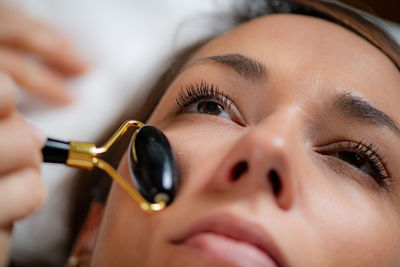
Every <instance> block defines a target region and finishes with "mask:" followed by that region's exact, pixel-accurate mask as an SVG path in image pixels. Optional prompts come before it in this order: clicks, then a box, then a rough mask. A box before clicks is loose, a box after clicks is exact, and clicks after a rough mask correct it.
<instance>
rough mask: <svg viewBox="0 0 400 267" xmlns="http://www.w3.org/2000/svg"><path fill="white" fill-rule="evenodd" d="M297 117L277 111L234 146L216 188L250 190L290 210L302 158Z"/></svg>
mask: <svg viewBox="0 0 400 267" xmlns="http://www.w3.org/2000/svg"><path fill="white" fill-rule="evenodd" d="M298 121H299V119H298V118H297V116H296V113H295V112H293V111H292V110H290V109H288V108H282V109H280V110H277V111H276V112H274V113H273V114H271V115H270V116H268V117H266V118H265V119H264V120H262V121H260V122H259V123H258V124H257V125H255V126H253V127H251V128H250V129H249V130H248V132H247V133H246V134H245V135H244V136H242V137H241V139H239V140H238V141H236V143H235V144H234V145H233V147H232V149H231V151H229V152H228V154H227V155H226V157H225V158H224V159H223V160H222V162H221V165H220V166H219V168H218V170H217V173H216V177H215V180H216V181H215V186H216V187H217V188H218V189H221V190H226V189H229V188H233V187H235V186H236V185H238V184H241V185H240V186H236V188H237V189H239V190H240V188H246V187H247V188H249V187H251V188H252V189H251V190H253V189H256V190H263V191H265V193H266V194H271V195H273V196H274V199H275V200H276V203H277V204H278V206H279V207H281V208H283V209H289V208H290V206H291V204H292V203H293V201H294V198H295V191H296V190H295V189H296V183H297V181H296V178H295V177H294V175H295V173H296V171H295V170H294V169H295V166H296V165H297V166H298V164H296V162H295V161H296V159H298V158H299V157H300V154H299V153H300V150H299V143H300V125H299V123H298Z"/></svg>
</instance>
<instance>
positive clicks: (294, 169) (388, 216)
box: [92, 14, 400, 267]
mask: <svg viewBox="0 0 400 267" xmlns="http://www.w3.org/2000/svg"><path fill="white" fill-rule="evenodd" d="M227 53H240V54H242V55H245V56H247V57H250V58H252V59H255V60H257V61H259V62H263V63H264V64H265V65H266V66H267V68H268V77H267V78H266V79H262V80H257V81H254V80H251V81H249V80H247V79H245V78H244V77H243V76H241V75H239V74H238V73H237V72H235V71H234V70H232V69H231V68H229V67H226V66H224V65H222V64H219V63H216V62H203V63H198V61H197V60H198V59H200V58H204V57H208V56H215V55H222V54H227ZM196 62H197V64H196ZM201 81H207V82H208V83H212V84H215V85H218V87H219V88H220V89H221V90H223V92H224V94H225V95H229V97H230V98H231V99H232V101H233V102H234V105H235V106H236V107H237V109H238V111H239V112H238V113H239V114H240V115H238V116H239V117H241V119H236V118H235V119H234V120H230V119H228V118H224V117H220V116H215V115H210V114H199V113H196V112H189V113H188V112H184V113H180V114H176V102H175V99H176V97H177V95H178V93H179V91H180V89H181V87H182V86H183V87H185V86H186V85H188V84H191V83H195V82H197V83H199V82H201ZM399 88H400V75H399V72H398V70H397V69H396V67H395V66H394V64H393V63H392V62H391V61H390V60H389V59H388V58H387V57H386V56H385V55H384V54H383V53H382V52H380V51H379V50H378V49H377V48H375V47H374V46H373V45H371V44H370V43H368V42H367V41H365V40H364V39H362V38H361V37H359V36H357V35H356V34H354V33H352V32H350V31H348V30H347V29H344V28H342V27H341V26H338V25H336V24H333V23H331V22H327V21H324V20H321V19H317V18H312V17H306V16H299V15H289V14H285V15H283V14H282V15H270V16H266V17H261V18H259V19H256V20H253V21H250V22H248V23H245V24H242V25H241V26H239V27H237V28H236V29H234V30H232V31H231V32H228V33H226V34H224V35H222V36H220V37H218V38H216V39H214V40H212V41H211V42H209V43H207V44H206V45H205V46H204V47H203V48H202V49H200V51H198V52H197V53H196V54H195V55H194V56H193V58H192V59H191V60H190V62H189V63H188V64H187V67H186V68H185V70H184V71H183V72H182V73H181V74H180V75H179V76H178V77H177V78H176V79H175V81H174V82H173V84H172V85H171V86H170V87H169V88H168V90H167V92H166V94H165V95H164V97H163V98H162V100H161V102H160V103H159V105H158V106H157V107H156V109H155V110H154V113H153V114H152V116H151V118H150V120H149V121H148V123H149V124H152V125H155V126H157V127H158V128H160V129H161V130H162V131H163V132H164V133H165V134H166V136H167V137H168V139H169V140H170V142H171V144H172V146H173V149H174V151H175V153H176V156H177V159H178V162H179V166H180V170H181V177H182V186H181V188H180V191H179V194H178V195H177V197H176V199H175V201H174V203H173V204H172V205H171V206H169V207H168V208H167V209H166V210H164V211H162V212H157V213H153V214H148V213H144V212H142V211H141V210H140V209H139V207H138V205H137V204H136V203H135V202H133V201H132V200H131V199H130V198H129V196H128V194H126V193H125V192H124V191H123V190H122V189H121V188H120V187H119V186H118V185H116V184H114V185H113V187H112V189H111V193H110V196H109V199H108V202H107V206H106V210H105V213H104V217H103V221H102V225H101V227H100V232H99V235H98V239H97V245H96V247H95V250H94V253H93V262H92V265H93V266H132V264H133V265H135V266H154V267H155V266H230V265H228V264H224V263H223V262H220V261H217V260H214V259H213V258H211V257H208V256H207V255H204V254H202V253H198V251H195V250H192V249H185V248H182V246H177V245H174V244H172V243H171V239H173V238H174V237H175V236H177V235H179V233H181V232H182V231H183V230H184V229H187V228H188V227H190V225H192V224H193V223H194V222H196V221H198V220H200V219H202V218H204V217H207V216H212V215H215V214H221V213H222V214H229V215H232V216H235V217H237V218H241V219H242V220H245V221H248V222H252V223H254V224H256V225H258V226H260V227H261V228H262V229H263V231H265V232H266V233H268V235H269V236H270V237H272V239H273V240H274V242H275V243H276V244H277V246H278V247H279V249H280V250H281V252H282V254H283V255H284V259H285V264H286V265H287V266H399V265H400V256H399V253H398V251H400V223H399V222H400V214H399V211H400V208H399V206H400V199H399V198H400V196H399V193H400V184H399V180H398V179H399V178H400V177H399V176H400V165H399V164H398V162H397V160H398V151H399V149H400V142H399V141H400V139H399V136H398V135H397V134H396V133H394V132H393V131H392V130H391V129H389V127H386V126H379V125H371V124H368V123H366V122H365V121H364V120H361V119H354V118H348V117H346V116H343V115H341V114H340V112H334V111H333V110H332V99H334V97H335V96H336V95H337V94H339V93H344V92H347V93H351V94H353V95H357V96H359V97H362V98H363V99H365V100H367V101H369V102H370V103H371V104H372V105H373V106H375V107H376V108H379V109H380V110H382V111H384V112H385V113H386V114H388V115H389V116H391V117H392V118H393V119H394V120H395V121H399V120H400V106H399V105H398V101H399V99H400V90H399ZM234 115H235V116H236V114H234ZM343 140H344V141H348V140H352V141H355V142H360V141H363V142H365V143H367V144H369V143H371V142H372V143H374V145H375V148H377V149H378V151H379V152H380V153H381V154H382V155H384V162H385V166H386V169H387V170H388V172H390V176H391V178H390V186H389V187H390V190H386V189H384V188H383V187H381V186H379V185H378V184H377V183H376V182H375V180H374V179H372V178H371V177H370V176H368V175H366V174H365V173H364V172H362V171H360V170H359V169H357V168H355V167H354V166H351V165H350V164H348V163H346V162H345V161H343V160H341V159H339V158H338V157H337V156H336V155H326V154H323V153H320V152H319V151H318V150H317V148H321V149H324V148H326V147H325V146H326V145H330V144H334V143H336V142H338V141H343ZM241 161H244V162H246V163H247V165H248V169H247V171H246V172H244V173H243V174H241V175H240V177H239V179H237V180H233V179H231V178H232V177H231V176H232V169H233V168H234V166H236V165H237V164H238V163H239V162H241ZM271 170H274V171H275V172H276V173H277V174H278V175H279V179H280V181H281V186H282V188H281V191H280V193H279V194H274V192H273V190H272V185H271V182H270V181H269V179H268V178H267V177H268V174H269V173H270V171H271ZM119 172H120V173H121V174H122V175H123V176H124V177H126V179H129V172H128V163H127V157H126V155H125V157H124V159H123V161H122V163H121V166H120V167H119Z"/></svg>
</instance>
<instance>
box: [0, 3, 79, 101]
mask: <svg viewBox="0 0 400 267" xmlns="http://www.w3.org/2000/svg"><path fill="white" fill-rule="evenodd" d="M86 68H87V65H86V64H85V63H84V61H83V59H82V58H81V57H80V56H78V55H77V54H76V52H75V49H74V47H73V46H72V45H71V44H70V43H69V42H68V41H67V39H66V38H65V37H64V36H63V35H62V34H60V33H59V32H57V31H56V30H55V29H53V28H52V27H50V26H48V25H45V24H44V23H42V22H40V21H38V20H36V19H34V18H32V17H30V16H29V15H28V14H25V13H24V12H22V11H21V10H18V9H17V8H15V7H11V6H7V5H6V4H4V3H0V71H2V72H5V73H6V74H8V75H9V76H10V77H12V78H13V79H14V81H15V82H16V83H17V84H18V85H19V87H21V88H23V89H24V90H26V91H28V92H30V93H31V94H33V95H36V96H37V97H39V98H41V99H43V100H45V101H47V102H50V103H52V104H56V105H63V104H66V103H68V102H70V101H71V95H70V94H69V93H68V91H67V90H66V79H67V78H68V77H70V76H74V75H78V74H81V73H82V72H84V71H85V69H86Z"/></svg>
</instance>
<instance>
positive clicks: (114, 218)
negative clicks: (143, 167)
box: [93, 154, 154, 266]
mask: <svg viewBox="0 0 400 267" xmlns="http://www.w3.org/2000/svg"><path fill="white" fill-rule="evenodd" d="M126 155H127V154H125V156H124V158H123V160H122V162H121V164H120V167H119V168H118V172H119V173H120V174H121V175H122V176H123V177H124V178H125V179H127V180H129V179H130V175H129V169H128V160H127V156H126ZM150 218H151V215H149V214H148V213H145V212H144V211H142V210H141V209H140V207H139V205H138V204H137V203H136V202H134V201H133V200H132V199H131V198H130V196H129V195H128V194H127V193H126V192H125V191H124V190H123V189H122V188H121V187H120V186H119V185H118V184H117V183H115V182H114V183H113V185H112V188H111V191H110V194H109V196H108V199H107V206H106V210H105V212H104V217H103V221H102V224H101V227H100V231H99V236H98V239H97V242H96V248H95V252H94V257H93V259H94V260H93V261H94V263H93V264H94V266H129V263H130V264H131V263H132V262H136V263H138V264H139V265H141V264H140V263H142V262H143V261H144V259H145V258H146V257H147V255H146V254H147V253H148V251H149V249H148V248H149V246H150V244H149V242H150V240H152V233H153V231H152V229H153V227H154V226H153V225H152V223H151V222H152V220H151V219H150ZM143 266H144V265H143Z"/></svg>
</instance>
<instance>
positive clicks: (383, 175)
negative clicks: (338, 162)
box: [315, 140, 391, 189]
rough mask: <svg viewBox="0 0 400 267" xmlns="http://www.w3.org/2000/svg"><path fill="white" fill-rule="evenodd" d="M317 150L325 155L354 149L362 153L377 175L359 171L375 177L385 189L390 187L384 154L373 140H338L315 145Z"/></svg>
mask: <svg viewBox="0 0 400 267" xmlns="http://www.w3.org/2000/svg"><path fill="white" fill-rule="evenodd" d="M315 151H316V152H318V153H321V154H323V155H329V156H333V155H334V154H336V153H338V152H341V151H352V152H354V153H358V154H361V155H362V157H363V158H364V159H365V160H366V161H367V162H368V164H369V165H370V166H371V168H372V170H373V171H374V172H375V174H376V177H371V175H369V174H368V173H366V172H364V171H362V170H361V169H358V168H356V167H354V168H356V169H357V170H358V171H360V172H362V173H363V174H365V175H368V176H370V177H371V178H372V179H374V180H375V181H376V182H377V183H378V184H379V185H380V186H382V187H384V188H385V189H390V188H389V186H390V181H391V174H390V171H389V170H388V168H387V166H386V165H387V164H386V163H385V162H384V160H383V159H384V155H383V154H382V152H381V151H378V148H377V147H376V146H375V145H374V144H373V143H372V142H365V141H364V140H362V141H360V142H356V141H349V140H344V141H336V142H332V143H329V144H327V145H322V146H318V147H315Z"/></svg>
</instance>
